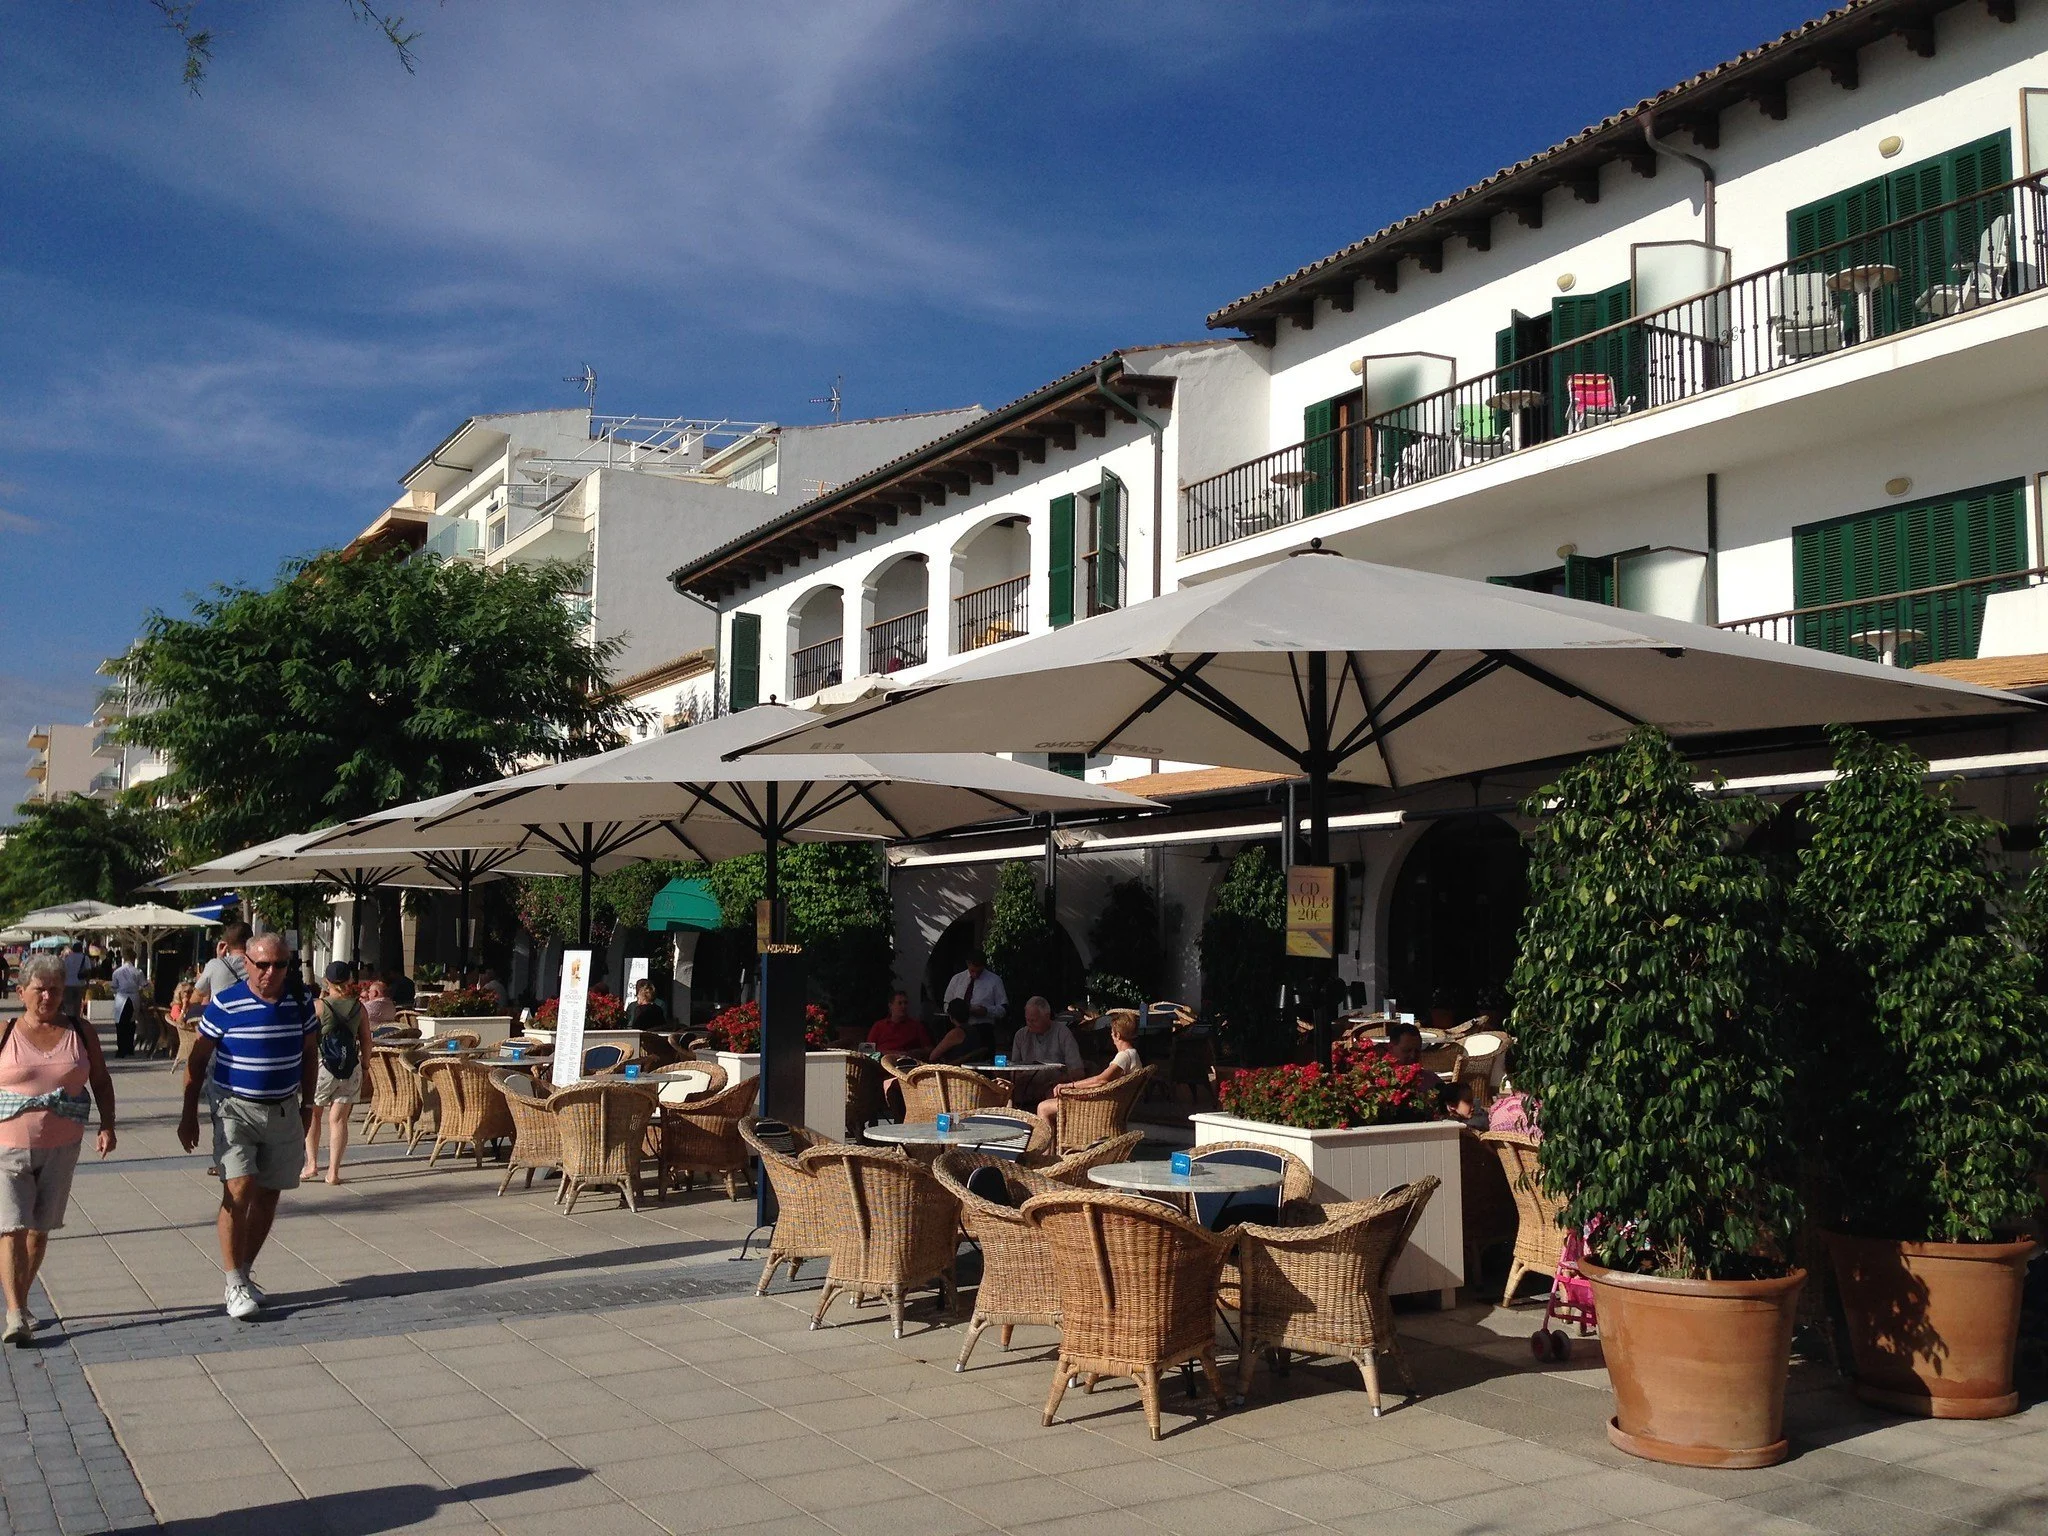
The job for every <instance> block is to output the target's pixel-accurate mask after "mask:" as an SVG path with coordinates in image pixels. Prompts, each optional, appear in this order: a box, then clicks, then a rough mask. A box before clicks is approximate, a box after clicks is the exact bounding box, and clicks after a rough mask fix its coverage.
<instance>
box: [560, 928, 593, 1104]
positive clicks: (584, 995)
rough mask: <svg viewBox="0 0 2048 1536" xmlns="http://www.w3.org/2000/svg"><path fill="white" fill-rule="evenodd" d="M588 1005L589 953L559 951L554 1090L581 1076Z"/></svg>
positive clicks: (572, 950)
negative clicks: (560, 957)
mask: <svg viewBox="0 0 2048 1536" xmlns="http://www.w3.org/2000/svg"><path fill="white" fill-rule="evenodd" d="M589 1002H590V951H589V950H587V949H570V950H564V951H563V952H562V995H561V997H560V998H558V999H557V1000H556V1008H557V1012H556V1014H555V1066H554V1071H553V1073H552V1074H551V1078H552V1081H553V1082H554V1085H555V1086H556V1087H557V1088H568V1087H572V1086H574V1085H575V1083H576V1082H577V1080H578V1079H580V1078H581V1077H582V1076H583V1011H584V1008H585V1007H586V1006H587V1005H588V1003H589Z"/></svg>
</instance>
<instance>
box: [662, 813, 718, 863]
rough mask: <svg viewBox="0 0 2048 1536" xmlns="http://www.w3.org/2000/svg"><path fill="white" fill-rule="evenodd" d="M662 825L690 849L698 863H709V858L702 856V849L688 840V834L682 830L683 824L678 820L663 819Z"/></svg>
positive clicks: (671, 835) (670, 834)
mask: <svg viewBox="0 0 2048 1536" xmlns="http://www.w3.org/2000/svg"><path fill="white" fill-rule="evenodd" d="M662 826H664V827H666V828H667V829H668V835H669V836H670V837H672V838H674V839H675V840H676V841H677V842H679V843H681V844H682V845H683V846H684V847H685V848H687V849H689V850H690V852H691V854H693V855H694V856H695V858H696V860H697V862H698V863H699V864H709V863H710V862H711V860H709V859H707V858H705V857H704V850H703V849H702V848H699V847H698V846H697V845H696V844H695V843H693V842H691V841H690V835H689V833H687V832H685V831H684V830H683V824H682V823H681V822H680V821H664V822H663V823H662Z"/></svg>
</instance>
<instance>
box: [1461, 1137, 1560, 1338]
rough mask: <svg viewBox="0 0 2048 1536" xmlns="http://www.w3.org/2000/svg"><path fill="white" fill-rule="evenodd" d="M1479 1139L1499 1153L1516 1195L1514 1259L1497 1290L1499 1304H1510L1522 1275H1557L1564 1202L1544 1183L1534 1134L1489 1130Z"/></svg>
mask: <svg viewBox="0 0 2048 1536" xmlns="http://www.w3.org/2000/svg"><path fill="white" fill-rule="evenodd" d="M1479 1139H1480V1140H1481V1141H1483V1142H1485V1143H1486V1144H1487V1145H1488V1146H1490V1147H1492V1148H1493V1150H1494V1152H1495V1153H1496V1154H1497V1155H1498V1156H1499V1158H1500V1166H1501V1170H1502V1171H1503V1172H1504V1173H1505V1174H1506V1175H1507V1180H1508V1188H1509V1189H1511V1190H1513V1191H1514V1195H1515V1214H1516V1218H1517V1219H1516V1224H1515V1260H1514V1263H1513V1264H1511V1265H1510V1266H1509V1267H1508V1283H1507V1288H1506V1289H1505V1290H1503V1291H1502V1292H1501V1294H1500V1302H1501V1305H1502V1306H1504V1307H1506V1306H1512V1305H1514V1300H1515V1290H1516V1288H1517V1287H1518V1286H1520V1285H1521V1283H1522V1277H1523V1276H1524V1275H1528V1274H1532V1273H1533V1274H1538V1275H1548V1276H1549V1277H1551V1278H1552V1279H1555V1278H1556V1277H1557V1266H1558V1262H1559V1260H1560V1259H1561V1258H1562V1257H1563V1256H1564V1230H1565V1229H1564V1202H1563V1201H1562V1200H1560V1199H1558V1198H1557V1197H1556V1196H1554V1195H1552V1194H1550V1193H1549V1192H1548V1191H1546V1190H1545V1189H1544V1187H1543V1176H1542V1174H1541V1172H1540V1171H1539V1170H1538V1168H1537V1166H1536V1145H1537V1143H1536V1139H1535V1138H1534V1137H1532V1136H1518V1135H1516V1134H1515V1133H1514V1132H1512V1131H1488V1132H1487V1133H1486V1134H1485V1135H1484V1136H1482V1137H1480V1138H1479Z"/></svg>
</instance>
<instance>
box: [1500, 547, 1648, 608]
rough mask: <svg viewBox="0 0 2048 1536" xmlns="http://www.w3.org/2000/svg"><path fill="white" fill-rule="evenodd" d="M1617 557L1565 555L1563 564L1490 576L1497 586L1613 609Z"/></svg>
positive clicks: (1618, 557)
mask: <svg viewBox="0 0 2048 1536" xmlns="http://www.w3.org/2000/svg"><path fill="white" fill-rule="evenodd" d="M1620 558H1621V557H1620V556H1619V555H1566V556H1565V559H1564V564H1563V565H1553V566H1551V567H1550V568H1549V569H1548V570H1542V571H1529V572H1527V573H1525V574H1523V575H1520V576H1491V577H1488V578H1487V579H1488V580H1489V581H1491V582H1492V583H1493V585H1495V586H1497V587H1517V588H1519V589H1520V590H1522V591H1524V592H1548V593H1549V594H1550V595H1551V596H1552V597H1575V598H1577V599H1578V600H1579V601H1580V602H1582V603H1605V604H1607V606H1608V607H1610V608H1611V607H1613V606H1614V603H1615V596H1614V587H1615V583H1614V572H1615V562H1616V561H1617V560H1618V559H1620Z"/></svg>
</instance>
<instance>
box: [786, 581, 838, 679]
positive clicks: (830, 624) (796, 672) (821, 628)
mask: <svg viewBox="0 0 2048 1536" xmlns="http://www.w3.org/2000/svg"><path fill="white" fill-rule="evenodd" d="M795 620H796V644H795V646H794V647H793V648H792V649H791V650H790V653H789V696H790V697H791V698H792V699H801V698H807V697H809V696H810V695H811V694H814V693H816V692H817V691H818V690H819V689H820V688H829V687H831V686H832V685H833V684H834V683H836V682H838V681H839V680H840V678H841V677H842V676H844V675H845V669H844V667H843V665H842V662H843V659H844V658H843V657H842V656H841V654H840V651H841V648H842V647H843V646H844V645H845V643H846V642H845V635H846V605H845V601H844V599H843V598H842V597H841V595H840V591H839V589H838V588H837V587H820V588H819V589H818V590H817V591H815V592H813V593H812V594H811V595H810V596H809V597H807V598H805V599H804V600H803V603H802V605H801V606H800V607H798V609H797V610H796V614H795Z"/></svg>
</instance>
